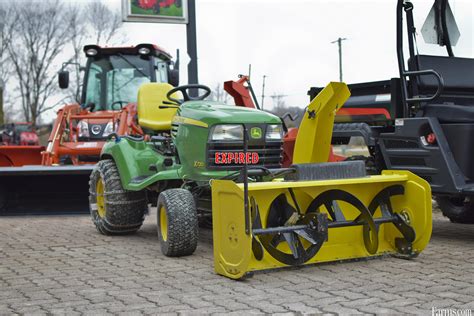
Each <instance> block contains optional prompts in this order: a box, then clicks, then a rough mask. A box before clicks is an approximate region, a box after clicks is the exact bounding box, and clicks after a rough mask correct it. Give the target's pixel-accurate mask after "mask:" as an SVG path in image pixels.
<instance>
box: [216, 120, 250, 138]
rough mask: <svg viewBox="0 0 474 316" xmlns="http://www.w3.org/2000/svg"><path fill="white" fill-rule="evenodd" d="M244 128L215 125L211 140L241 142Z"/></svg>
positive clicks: (240, 126)
mask: <svg viewBox="0 0 474 316" xmlns="http://www.w3.org/2000/svg"><path fill="white" fill-rule="evenodd" d="M243 139H244V128H243V126H242V125H231V124H229V125H227V124H226V125H216V126H215V127H214V130H213V131H212V136H211V140H243Z"/></svg>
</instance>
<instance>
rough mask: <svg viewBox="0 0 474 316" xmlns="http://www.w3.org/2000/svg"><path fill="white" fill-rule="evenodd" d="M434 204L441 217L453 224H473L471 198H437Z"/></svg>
mask: <svg viewBox="0 0 474 316" xmlns="http://www.w3.org/2000/svg"><path fill="white" fill-rule="evenodd" d="M436 202H438V206H439V208H440V209H441V212H443V215H444V216H446V217H447V218H449V219H450V220H451V222H453V223H460V224H474V199H473V198H472V197H464V196H461V197H451V196H437V197H436Z"/></svg>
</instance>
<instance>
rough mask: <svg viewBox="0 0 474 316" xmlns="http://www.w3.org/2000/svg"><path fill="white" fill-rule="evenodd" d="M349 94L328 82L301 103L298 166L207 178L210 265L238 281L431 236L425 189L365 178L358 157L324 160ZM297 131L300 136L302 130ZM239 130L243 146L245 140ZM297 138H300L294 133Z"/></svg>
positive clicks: (412, 249)
mask: <svg viewBox="0 0 474 316" xmlns="http://www.w3.org/2000/svg"><path fill="white" fill-rule="evenodd" d="M349 95H350V93H349V91H348V89H347V86H346V85H345V84H343V83H330V84H329V85H328V86H327V87H326V88H325V89H324V90H323V91H322V92H321V93H320V94H319V95H318V96H317V97H316V98H315V99H314V100H313V101H312V102H311V104H310V105H309V106H308V109H307V111H306V114H305V118H304V119H303V122H302V123H301V126H300V133H299V134H298V137H299V139H297V141H296V146H295V156H294V157H295V159H296V161H297V162H298V164H295V165H293V166H292V167H291V168H289V169H287V170H282V169H280V170H278V171H274V172H273V174H272V175H271V176H273V177H274V178H278V177H282V175H283V174H285V176H284V179H278V180H276V179H274V180H273V181H266V182H250V183H249V180H248V179H249V176H255V175H257V177H256V179H257V178H258V175H259V172H260V173H261V174H260V176H262V177H265V176H268V172H269V171H268V170H255V169H254V168H252V169H249V167H247V166H246V165H244V168H243V170H242V172H241V175H242V179H243V181H244V183H235V182H233V181H230V180H213V181H212V183H211V187H212V210H213V240H214V266H215V270H216V272H217V273H219V274H221V275H224V276H227V277H229V278H233V279H239V278H242V277H244V276H245V275H246V274H248V273H251V272H252V271H257V270H265V269H272V268H279V267H285V266H296V265H302V264H311V263H317V262H328V261H335V260H344V259H355V258H365V257H372V256H380V255H384V254H399V255H402V256H406V257H414V256H416V255H418V254H419V253H420V252H421V251H422V250H423V249H424V248H425V247H426V245H427V244H428V242H429V239H430V236H431V190H430V187H429V185H428V183H427V182H426V181H425V180H423V179H421V178H419V177H417V176H416V175H414V174H412V173H410V172H407V171H384V172H383V173H382V174H381V175H376V176H367V175H366V171H365V165H364V163H363V162H361V161H347V162H338V163H318V162H321V161H324V160H325V159H327V154H328V153H329V151H328V150H329V146H330V144H331V142H330V138H331V130H332V125H333V120H334V114H335V112H336V111H337V110H338V109H339V108H340V107H341V105H342V104H343V103H344V102H345V100H347V98H348V97H349ZM302 131H304V133H301V132H302ZM245 135H246V132H244V149H245V150H244V151H245V152H246V150H247V148H248V146H247V139H246V136H245ZM300 135H301V136H300Z"/></svg>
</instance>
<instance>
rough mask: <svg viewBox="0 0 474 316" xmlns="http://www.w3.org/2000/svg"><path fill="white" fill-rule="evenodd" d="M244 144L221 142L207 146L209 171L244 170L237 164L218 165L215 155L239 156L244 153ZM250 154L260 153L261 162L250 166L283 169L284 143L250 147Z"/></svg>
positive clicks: (274, 142) (267, 143)
mask: <svg viewBox="0 0 474 316" xmlns="http://www.w3.org/2000/svg"><path fill="white" fill-rule="evenodd" d="M243 147H244V146H243V143H242V142H235V143H234V142H232V143H230V142H226V143H223V142H220V143H213V142H209V143H208V144H207V167H208V168H209V169H225V170H239V169H241V168H242V164H236V163H230V164H227V163H223V164H216V162H215V154H216V153H234V154H239V153H242V152H243V150H244V149H243ZM248 152H249V153H258V155H259V160H258V163H257V164H249V166H263V167H266V168H281V161H282V142H280V141H273V142H266V143H263V144H262V145H252V146H250V145H249V146H248Z"/></svg>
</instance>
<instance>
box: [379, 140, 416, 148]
mask: <svg viewBox="0 0 474 316" xmlns="http://www.w3.org/2000/svg"><path fill="white" fill-rule="evenodd" d="M384 142H385V146H386V147H387V148H399V149H401V148H419V147H420V146H418V143H417V142H416V141H413V140H401V139H385V140H384Z"/></svg>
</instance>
